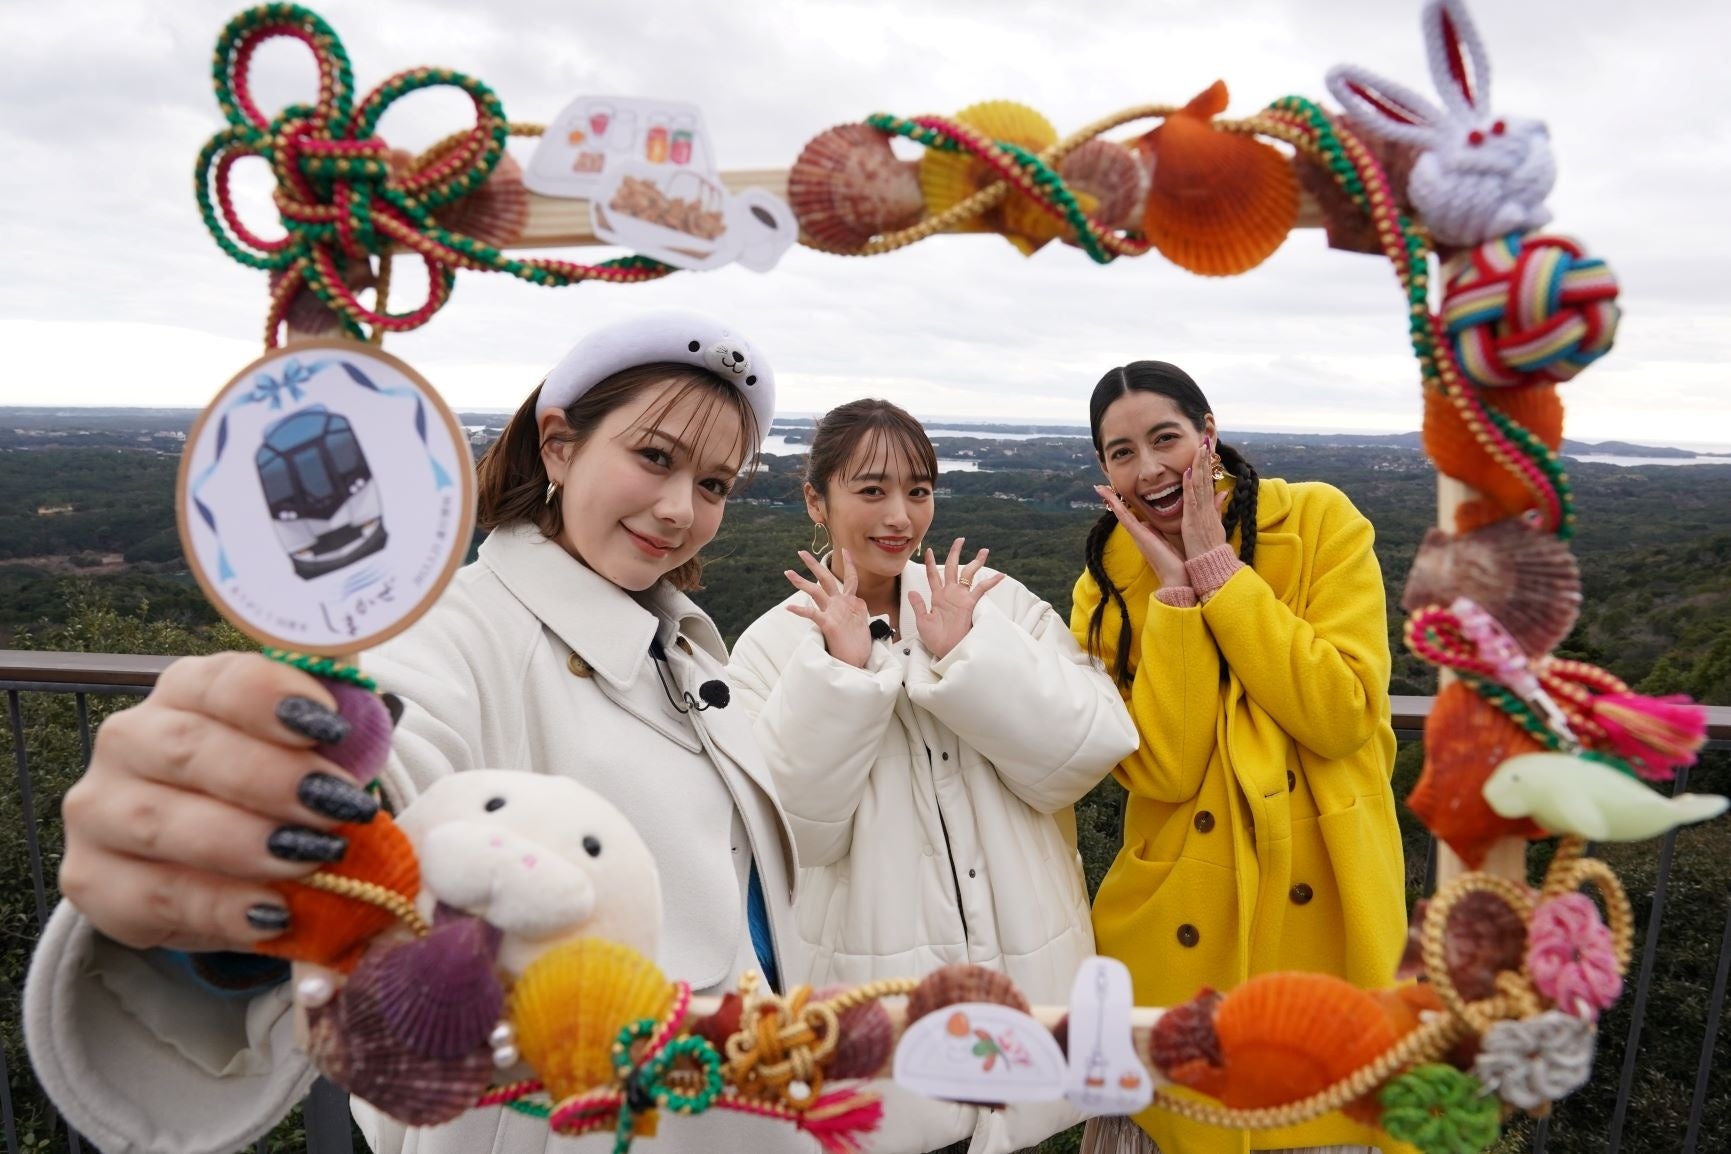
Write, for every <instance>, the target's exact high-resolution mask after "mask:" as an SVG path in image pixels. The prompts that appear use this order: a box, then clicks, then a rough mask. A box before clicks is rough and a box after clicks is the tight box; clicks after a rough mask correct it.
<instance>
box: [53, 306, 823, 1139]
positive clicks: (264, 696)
mask: <svg viewBox="0 0 1731 1154" xmlns="http://www.w3.org/2000/svg"><path fill="white" fill-rule="evenodd" d="M705 345H708V346H711V347H715V346H718V345H725V346H726V347H727V348H728V349H729V350H730V356H731V355H732V351H737V352H739V354H740V356H741V358H742V360H743V358H744V357H749V362H746V363H749V364H750V365H751V366H752V371H753V374H754V375H753V377H752V380H753V382H754V384H755V387H756V389H757V391H756V393H755V394H753V395H752V396H750V397H749V398H748V397H747V394H746V393H745V392H744V391H743V390H742V389H741V388H740V387H739V386H737V385H735V384H733V383H731V382H728V381H724V380H723V379H721V378H720V377H719V376H717V375H715V373H714V372H713V370H712V369H711V368H709V367H708V366H707V365H706V363H705V362H704V361H703V360H702V354H703V352H704V351H705V349H704V346H705ZM688 349H689V350H690V353H689V355H688V352H687V350H688ZM728 363H729V364H730V365H732V364H735V363H740V362H736V361H733V360H730V361H729V362H728ZM772 387H773V386H772V384H771V380H770V375H769V369H768V366H767V365H766V364H764V363H763V361H762V358H761V356H759V355H758V354H757V353H756V352H755V351H754V350H751V349H750V346H748V345H745V344H744V343H743V342H741V341H739V340H738V339H737V338H735V337H732V336H731V335H729V334H726V333H725V331H724V330H722V329H720V327H719V326H718V325H716V324H715V322H713V321H710V320H708V319H707V318H702V317H696V316H692V315H690V314H656V315H651V316H646V317H640V318H637V319H635V320H633V321H628V322H624V323H622V324H617V325H613V326H609V327H608V328H606V329H602V330H599V331H597V332H596V333H594V334H592V335H591V336H590V337H589V338H587V339H586V340H585V341H584V342H581V343H579V345H578V346H577V347H576V348H575V349H573V350H572V352H571V354H569V355H568V356H567V358H566V359H565V361H563V362H561V364H560V365H559V366H558V367H557V368H555V369H554V371H553V373H552V374H550V375H549V377H548V380H547V381H546V382H545V383H544V385H543V386H542V387H541V388H540V389H538V390H537V391H536V393H535V394H532V395H531V397H530V398H529V400H528V402H526V403H525V404H524V406H523V407H522V409H520V410H519V412H518V413H517V415H516V416H515V417H514V418H513V419H512V422H511V424H510V426H509V427H508V428H507V430H506V432H505V435H504V436H503V437H501V438H500V440H499V442H498V443H497V444H496V445H495V446H494V447H493V449H492V450H491V451H490V452H489V455H488V457H487V459H486V460H485V461H483V463H482V466H481V477H480V506H481V510H480V511H481V518H480V520H481V522H482V525H483V527H490V528H492V529H493V531H492V533H491V535H490V536H489V537H488V538H487V539H486V541H485V542H484V543H483V544H482V546H481V550H480V557H479V559H478V560H477V561H476V562H475V563H474V564H472V565H470V566H468V567H466V568H465V569H463V570H462V571H461V572H460V573H459V574H458V575H457V577H456V579H455V580H454V582H453V584H452V586H451V588H450V589H449V590H447V591H446V593H445V595H444V596H443V597H442V598H441V599H440V601H439V602H438V604H437V605H436V606H435V607H434V609H433V610H432V612H431V613H429V614H428V615H427V616H426V617H425V618H423V619H422V620H421V621H419V622H417V623H416V624H415V626H414V627H412V628H411V629H409V630H408V631H406V632H405V633H403V634H402V635H401V636H399V637H398V638H395V639H393V640H392V641H390V642H388V643H387V644H385V645H384V646H382V647H380V648H379V649H378V650H376V651H375V652H373V653H371V654H369V655H368V656H367V657H366V659H365V661H364V662H363V664H364V665H365V667H366V668H367V670H368V672H369V673H370V674H372V675H373V676H374V677H376V678H377V680H378V681H379V683H380V685H381V687H382V688H384V689H386V690H389V691H392V692H394V693H395V694H397V695H398V696H400V697H401V698H402V700H403V702H404V703H405V710H404V712H403V715H402V719H401V722H400V724H399V726H398V729H397V734H396V740H395V742H394V753H393V756H392V759H391V762H390V765H389V767H388V769H387V771H386V773H385V775H384V780H385V785H386V795H387V798H388V799H389V801H390V803H391V804H392V805H394V806H398V807H400V806H404V805H407V804H408V803H409V802H411V801H413V800H414V798H415V797H416V795H417V794H418V793H419V791H420V790H421V789H423V788H425V787H427V786H428V785H430V784H431V783H432V782H433V781H435V780H437V779H438V778H440V777H442V776H444V775H445V774H449V773H460V772H462V771H464V770H467V769H472V768H479V767H488V768H506V769H515V770H521V771H523V772H527V773H554V774H565V775H569V776H571V777H573V778H575V779H577V780H578V781H580V782H582V783H583V784H584V785H586V786H588V787H589V788H591V789H593V790H595V791H597V792H598V793H600V794H602V795H603V796H605V797H606V798H607V799H608V800H610V801H611V802H612V803H613V804H614V805H616V806H617V807H618V808H619V809H620V810H621V811H622V812H623V813H624V814H625V816H626V817H627V818H628V819H629V820H630V821H631V822H632V824H633V825H634V826H635V827H636V828H637V830H638V831H639V832H640V833H641V834H642V836H643V838H644V840H645V841H646V842H647V843H648V845H649V848H650V850H651V852H652V853H653V854H654V856H655V860H656V865H657V868H658V870H659V873H660V878H661V890H662V893H663V895H664V900H665V910H664V914H663V924H662V933H661V942H662V945H661V952H660V956H659V959H658V960H659V962H660V964H661V966H662V968H663V970H664V971H665V972H666V973H667V974H668V975H669V976H670V977H675V978H682V979H684V980H686V981H688V982H690V983H691V985H692V986H693V987H695V988H696V989H698V990H700V991H707V992H720V991H722V990H724V989H727V988H731V987H733V986H734V984H735V983H736V982H737V980H738V978H739V975H740V974H741V973H742V972H743V971H744V970H746V969H748V968H750V969H765V970H773V969H774V968H775V967H776V966H777V965H779V966H781V967H785V968H788V969H794V968H798V967H799V966H800V964H801V963H800V961H799V959H798V955H797V950H796V948H795V946H796V943H797V938H796V937H795V935H793V934H792V933H791V932H790V926H789V920H790V918H789V903H790V900H791V897H792V890H793V882H794V878H795V876H796V875H795V865H794V859H793V850H792V845H791V831H790V830H789V829H788V827H787V824H786V821H785V819H784V818H783V816H782V815H781V813H780V811H779V808H778V806H777V803H776V799H775V787H774V783H773V781H772V780H771V778H770V776H769V774H768V772H767V770H766V769H765V767H764V766H763V764H762V762H761V760H760V759H759V757H758V755H757V752H756V748H755V745H754V743H753V740H752V735H751V722H750V718H749V717H748V716H747V715H746V714H745V711H744V710H743V709H741V708H739V706H737V705H734V706H733V707H732V708H727V707H725V706H715V707H710V708H706V709H702V710H699V709H695V708H692V703H693V702H695V701H697V700H699V699H700V698H710V699H713V698H715V697H716V696H717V695H716V694H715V693H714V692H713V690H711V691H709V692H708V693H704V692H703V687H704V684H705V683H706V682H715V681H719V680H720V679H722V678H723V676H724V662H725V660H726V652H725V650H724V648H723V646H722V642H721V638H720V636H719V635H718V633H717V632H716V630H715V627H714V626H713V625H712V624H711V623H710V621H709V619H708V618H707V617H706V616H705V615H704V614H703V612H702V611H701V610H700V609H698V608H697V606H696V605H694V604H693V603H692V602H691V600H690V599H689V598H688V597H686V596H685V594H684V593H683V592H682V591H681V590H682V589H685V588H688V587H690V586H692V585H693V584H695V581H696V577H697V572H698V568H699V563H698V561H697V553H698V550H699V549H700V548H701V547H702V546H703V545H705V544H707V543H708V542H709V540H710V539H711V538H712V537H713V536H714V533H715V531H716V528H717V527H718V526H719V524H720V521H721V514H722V510H723V508H724V506H725V503H726V495H727V492H728V489H729V488H730V487H731V485H732V484H733V482H734V479H735V475H736V473H737V472H738V470H739V467H740V465H741V464H742V463H743V461H744V460H745V459H746V457H747V455H748V448H749V446H751V445H754V444H756V441H757V437H756V429H757V428H758V427H760V426H764V425H767V423H768V420H769V412H770V409H771V406H772V401H771V397H772V393H771V389H772ZM284 702H287V703H290V704H287V705H285V704H281V703H284ZM330 704H331V702H330V698H329V695H328V694H327V693H326V692H325V691H324V690H323V689H322V688H321V687H320V686H319V685H318V684H317V683H316V682H314V681H313V680H312V679H311V678H309V677H307V676H306V675H305V674H302V673H300V672H298V671H297V670H294V669H291V668H288V667H287V666H283V665H279V664H276V663H274V662H269V661H266V660H264V659H263V658H261V657H257V656H253V655H239V654H224V655H221V656H219V657H215V658H194V659H188V660H186V661H182V662H177V663H176V664H175V665H174V666H172V667H171V668H170V669H169V670H168V671H167V672H165V673H164V675H163V677H162V679H161V681H160V682H159V684H158V685H157V687H156V689H155V691H154V692H153V693H152V695H151V697H150V698H149V699H148V700H147V701H146V702H145V703H144V704H142V705H139V706H137V707H135V708H133V709H131V710H128V711H126V712H124V713H121V714H117V715H115V717H113V718H111V719H110V720H109V721H108V722H107V723H106V724H105V725H104V726H103V728H102V730H101V732H100V733H99V735H98V740H97V743H96V745H97V747H96V750H95V752H94V755H93V757H92V761H91V766H90V769H89V771H88V772H87V773H86V775H85V777H84V778H83V779H82V780H81V782H80V783H79V784H78V785H77V786H76V787H74V791H73V792H72V793H69V794H68V796H67V800H66V826H67V835H68V848H67V854H66V858H65V862H64V865H63V867H62V872H61V885H62V889H63V891H64V893H65V894H66V897H67V901H65V902H63V903H62V904H61V906H60V908H59V909H58V910H57V911H56V913H55V915H54V917H53V919H52V920H51V922H50V924H49V926H48V928H47V930H46V932H45V933H44V935H43V939H42V943H41V945H40V947H39V948H38V950H37V953H36V957H35V959H34V963H33V966H32V970H31V975H30V980H29V984H28V987H27V989H26V997H25V1012H26V1023H25V1024H26V1031H27V1037H28V1041H29V1046H30V1053H31V1058H32V1060H33V1061H34V1062H35V1065H36V1068H37V1070H38V1072H39V1073H40V1075H41V1079H42V1083H43V1085H44V1087H45V1088H46V1089H47V1090H48V1092H49V1094H50V1096H51V1097H52V1098H53V1100H54V1102H55V1104H56V1105H57V1106H58V1107H59V1108H60V1109H61V1110H62V1111H63V1112H64V1113H65V1114H66V1116H67V1118H68V1119H69V1120H70V1122H71V1123H72V1124H73V1125H74V1126H76V1127H77V1129H78V1130H79V1131H81V1132H82V1133H83V1134H85V1135H86V1136H87V1137H88V1138H89V1139H91V1140H92V1141H94V1142H95V1143H96V1144H97V1145H98V1146H99V1147H100V1148H101V1149H102V1150H104V1151H106V1152H108V1154H126V1152H129V1151H138V1152H149V1154H229V1152H231V1151H233V1150H235V1149H237V1148H239V1147H241V1146H243V1145H245V1144H247V1143H249V1142H251V1141H252V1140H253V1139H254V1138H255V1137H257V1136H258V1135H259V1134H261V1133H263V1132H264V1131H266V1130H267V1129H269V1128H270V1126H271V1125H272V1124H273V1123H275V1121H276V1120H277V1119H278V1118H280V1117H281V1116H282V1115H283V1114H284V1113H286V1112H287V1111H288V1109H289V1108H290V1106H292V1105H293V1104H294V1102H295V1101H296V1100H298V1099H299V1098H300V1096H301V1095H302V1094H304V1093H305V1091H306V1089H307V1086H308V1084H309V1083H310V1082H311V1080H312V1071H311V1069H310V1067H309V1065H308V1063H307V1060H306V1058H305V1056H304V1055H302V1054H300V1053H299V1052H297V1051H296V1050H295V1049H294V1038H293V1033H294V1031H293V1023H292V1014H291V1013H290V1009H291V1005H290V996H289V989H288V986H287V984H286V983H282V984H277V985H274V986H273V985H264V986H262V987H261V988H257V989H253V990H250V991H245V992H242V993H240V994H237V995H229V996H221V995H218V994H217V993H215V992H214V991H212V990H211V989H209V988H208V987H206V986H203V985H201V984H199V983H197V982H195V981H193V980H192V979H191V978H190V977H189V976H188V975H187V973H186V970H185V968H184V967H183V966H180V965H177V964H176V960H175V958H174V956H173V955H170V954H169V953H167V952H166V951H165V950H163V949H158V948H153V947H169V948H170V949H178V950H221V949H227V950H244V949H246V948H247V947H248V946H249V945H250V944H252V943H253V942H256V941H258V940H261V939H264V938H267V937H269V936H271V935H272V934H274V933H276V932H280V931H281V930H282V929H283V928H284V925H285V923H286V920H287V911H286V909H284V908H283V907H282V906H281V905H280V904H278V903H280V900H281V899H280V898H279V897H278V896H277V894H276V892H275V891H274V890H272V889H270V888H269V887H268V886H266V885H263V884H262V882H263V881H266V880H269V879H273V878H281V877H289V876H299V875H300V874H304V873H305V872H307V871H309V870H311V869H312V868H314V866H315V864H316V861H315V859H317V860H320V861H328V860H332V859H333V858H337V857H340V855H341V853H342V852H343V850H344V848H345V846H344V845H343V844H342V839H341V838H340V837H338V836H335V835H332V834H331V833H329V832H328V831H329V830H331V829H332V827H333V826H335V825H336V824H337V820H336V819H338V818H341V819H342V820H348V821H355V820H364V819H366V818H368V817H370V816H371V815H370V813H362V812H360V811H359V809H358V808H357V807H361V806H364V805H365V804H368V802H369V799H367V798H366V795H364V794H361V793H360V792H359V790H358V789H356V788H355V787H354V786H353V785H349V784H346V779H344V780H343V781H338V780H337V778H338V777H339V776H340V775H341V773H342V771H341V770H339V769H337V768H336V767H335V766H333V765H331V764H330V763H328V762H325V761H323V760H322V759H320V758H318V757H317V756H316V755H315V754H314V753H313V752H312V750H311V748H310V747H311V745H312V744H313V742H314V741H315V740H317V741H325V742H329V741H335V740H340V739H341V737H342V724H343V723H342V721H341V719H340V718H338V717H337V716H336V715H335V714H333V713H331V712H330ZM315 778H316V779H317V782H318V783H317V787H316V788H309V785H308V783H309V782H311V781H313V780H314V779H315ZM168 782H173V787H170V786H169V785H167V784H166V783H168ZM141 806H147V807H154V812H155V814H156V820H157V827H158V829H157V832H158V834H159V835H160V836H158V837H156V838H155V839H154V840H146V839H145V838H143V836H142V835H141V834H140V832H139V831H138V829H137V828H136V825H137V823H136V818H137V816H138V814H139V813H140V812H141V809H140V807H141ZM374 808H375V809H376V806H374ZM284 830H289V831H291V834H290V836H286V837H285V836H283V831H284ZM267 835H268V836H267ZM267 847H268V848H267ZM216 956H217V957H222V956H224V955H216ZM356 1115H357V1117H358V1119H359V1120H360V1122H361V1124H362V1128H363V1130H364V1131H365V1132H366V1134H367V1137H368V1141H369V1142H370V1144H371V1145H372V1146H373V1148H374V1149H375V1150H378V1151H382V1152H387V1154H399V1152H400V1154H489V1152H490V1154H542V1152H543V1151H551V1150H558V1151H560V1152H562V1154H564V1152H570V1154H577V1152H578V1151H584V1150H589V1151H598V1150H607V1149H610V1148H611V1143H612V1137H611V1135H603V1136H593V1137H589V1138H584V1139H580V1140H575V1141H573V1140H562V1139H554V1138H551V1137H550V1134H549V1131H548V1128H547V1123H546V1122H545V1121H544V1120H541V1119H536V1118H531V1117H527V1116H524V1115H521V1114H516V1113H513V1112H510V1111H505V1110H500V1109H497V1108H495V1109H490V1110H475V1111H470V1112H469V1113H467V1114H464V1115H463V1116H461V1117H460V1118H458V1119H457V1120H456V1121H454V1122H452V1123H450V1124H448V1125H445V1126H441V1127H437V1128H433V1129H409V1130H405V1129H404V1127H402V1126H401V1125H398V1124H396V1123H394V1122H392V1121H390V1120H389V1119H385V1118H382V1117H380V1116H379V1115H377V1114H376V1113H375V1112H374V1111H372V1110H371V1109H369V1108H367V1107H366V1106H365V1105H364V1104H362V1103H356ZM654 1148H655V1149H656V1150H657V1151H673V1152H680V1151H684V1152H691V1151H711V1150H747V1149H749V1150H753V1151H757V1150H768V1151H777V1152H782V1151H786V1152H793V1151H807V1152H810V1151H815V1150H816V1145H815V1143H813V1142H811V1141H810V1140H809V1139H807V1138H805V1137H804V1136H802V1135H800V1134H798V1133H797V1132H796V1131H795V1130H794V1129H793V1128H792V1127H791V1126H788V1125H785V1124H783V1123H778V1122H772V1121H765V1120H760V1119H754V1118H746V1117H743V1116H738V1115H734V1116H717V1117H703V1118H695V1119H692V1118H683V1117H664V1118H663V1119H662V1121H661V1131H660V1137H658V1138H657V1139H656V1140H655V1142H654Z"/></svg>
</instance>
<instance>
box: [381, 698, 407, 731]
mask: <svg viewBox="0 0 1731 1154" xmlns="http://www.w3.org/2000/svg"><path fill="white" fill-rule="evenodd" d="M379 700H380V701H382V702H384V703H385V709H386V711H387V712H389V713H390V715H391V728H392V729H395V728H396V727H397V723H398V722H400V721H402V720H403V699H402V698H400V697H398V696H397V695H396V694H394V693H381V694H379Z"/></svg>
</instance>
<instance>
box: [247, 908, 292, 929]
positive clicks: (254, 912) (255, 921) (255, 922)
mask: <svg viewBox="0 0 1731 1154" xmlns="http://www.w3.org/2000/svg"><path fill="white" fill-rule="evenodd" d="M246 924H247V925H249V926H251V927H252V928H253V929H255V930H269V931H270V932H272V933H278V934H280V933H282V932H283V931H284V930H286V929H288V924H289V912H288V907H287V906H278V905H272V904H271V903H270V902H259V903H258V904H257V905H255V906H248V907H247V911H246Z"/></svg>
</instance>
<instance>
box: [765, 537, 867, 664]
mask: <svg viewBox="0 0 1731 1154" xmlns="http://www.w3.org/2000/svg"><path fill="white" fill-rule="evenodd" d="M836 557H837V558H838V559H839V560H838V561H837V564H838V565H840V566H841V570H842V575H841V576H840V577H837V576H836V575H835V574H834V573H831V572H830V571H829V569H827V568H826V567H825V566H824V564H823V562H821V561H819V560H818V559H817V558H816V557H814V556H812V555H811V554H810V553H808V552H806V551H805V550H804V549H801V550H800V551H799V559H800V560H801V561H804V562H805V566H806V568H807V569H809V570H811V575H812V577H813V578H815V580H812V581H807V580H806V579H805V578H804V577H801V576H800V575H799V574H798V573H796V572H794V571H793V570H792V569H788V570H786V574H787V579H788V580H789V581H791V582H792V583H793V587H794V588H795V589H798V590H799V591H800V592H802V593H804V594H805V595H806V596H808V597H810V598H811V600H812V604H810V605H802V604H799V603H798V602H795V603H794V604H792V605H789V606H788V607H787V611H788V612H789V613H792V614H794V615H795V616H798V617H803V618H805V619H806V620H807V621H810V622H813V623H814V624H816V625H817V627H818V629H819V630H820V631H821V632H822V633H823V644H824V648H825V649H828V650H829V655H830V656H831V657H833V658H835V659H836V660H837V661H842V662H846V663H847V664H849V665H852V666H854V667H855V668H858V669H864V668H865V666H866V662H867V661H870V660H871V655H872V633H871V612H870V611H869V610H868V609H866V603H865V599H864V598H862V597H860V596H859V593H858V589H859V572H858V570H856V569H855V568H854V564H853V556H852V554H850V553H849V552H848V551H847V550H846V549H841V550H838V551H837V553H836Z"/></svg>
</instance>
